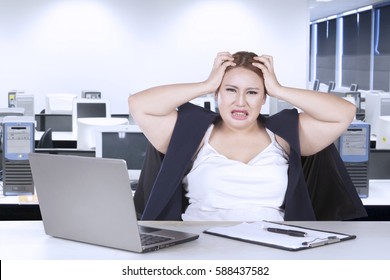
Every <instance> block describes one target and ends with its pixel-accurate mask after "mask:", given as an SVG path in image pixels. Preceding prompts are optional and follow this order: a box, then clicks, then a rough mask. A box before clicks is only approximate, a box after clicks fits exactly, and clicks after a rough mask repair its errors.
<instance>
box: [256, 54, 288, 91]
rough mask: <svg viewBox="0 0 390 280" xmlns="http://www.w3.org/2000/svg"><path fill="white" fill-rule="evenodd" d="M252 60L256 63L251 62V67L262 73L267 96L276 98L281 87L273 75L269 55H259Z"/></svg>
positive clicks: (272, 65)
mask: <svg viewBox="0 0 390 280" xmlns="http://www.w3.org/2000/svg"><path fill="white" fill-rule="evenodd" d="M253 59H254V60H256V61H258V62H253V66H256V67H257V68H259V69H260V70H261V71H262V72H263V76H264V85H265V88H266V91H267V94H268V95H270V96H276V94H277V92H278V89H279V88H280V87H281V85H280V84H279V82H278V79H277V78H276V75H275V71H274V62H273V57H272V56H270V55H261V56H257V57H254V58H253Z"/></svg>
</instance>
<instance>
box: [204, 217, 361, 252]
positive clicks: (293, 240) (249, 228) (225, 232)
mask: <svg viewBox="0 0 390 280" xmlns="http://www.w3.org/2000/svg"><path fill="white" fill-rule="evenodd" d="M268 227H272V228H276V227H277V228H280V229H289V230H300V231H304V232H305V233H307V235H306V236H304V237H297V236H290V235H287V234H278V233H274V232H269V231H267V230H266V229H267V228H268ZM205 233H208V234H213V235H217V236H221V237H227V238H232V239H236V240H240V241H244V242H250V243H255V244H259V245H264V246H269V247H274V248H279V249H284V250H290V251H298V250H302V249H308V248H313V247H317V246H322V245H327V244H332V243H337V242H341V241H345V240H350V239H354V238H356V236H355V235H348V234H343V233H336V232H329V231H321V230H315V229H310V228H305V227H297V226H292V225H288V224H282V223H275V222H266V221H262V222H251V223H249V222H247V223H240V224H238V225H234V226H227V227H214V228H210V229H208V230H206V231H205Z"/></svg>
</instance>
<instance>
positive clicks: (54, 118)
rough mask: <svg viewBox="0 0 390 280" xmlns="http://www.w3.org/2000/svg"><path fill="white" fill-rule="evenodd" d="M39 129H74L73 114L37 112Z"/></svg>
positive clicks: (36, 117)
mask: <svg viewBox="0 0 390 280" xmlns="http://www.w3.org/2000/svg"><path fill="white" fill-rule="evenodd" d="M35 121H36V122H37V127H36V129H37V131H46V130H48V129H49V128H51V129H52V131H69V132H71V131H72V115H65V114H35Z"/></svg>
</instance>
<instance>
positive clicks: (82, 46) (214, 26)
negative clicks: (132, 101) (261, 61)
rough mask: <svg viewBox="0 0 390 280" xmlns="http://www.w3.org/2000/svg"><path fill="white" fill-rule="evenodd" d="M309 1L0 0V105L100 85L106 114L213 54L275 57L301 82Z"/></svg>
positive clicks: (198, 69)
mask: <svg viewBox="0 0 390 280" xmlns="http://www.w3.org/2000/svg"><path fill="white" fill-rule="evenodd" d="M308 28H309V9H308V3H307V0H294V1H291V0H277V1H269V0H167V1H156V0H142V1H139V0H34V1H26V0H0V107H7V95H8V92H9V91H10V90H12V89H17V90H22V91H25V92H27V93H33V94H34V95H35V110H36V112H39V111H40V110H41V109H43V108H44V106H45V95H46V94H48V93H56V92H58V93H63V92H68V93H74V94H77V95H79V96H80V95H81V91H82V90H98V91H101V92H102V95H103V98H107V99H110V100H111V106H112V110H111V111H112V113H127V111H128V110H127V96H128V95H129V94H131V93H134V92H137V91H139V90H142V89H144V88H148V87H151V86H156V85H159V84H165V83H176V82H193V81H201V80H204V79H206V78H207V76H208V74H209V72H210V70H211V66H212V63H213V59H214V57H215V55H216V53H217V52H219V51H225V50H226V51H230V52H235V51H239V50H248V51H254V52H256V53H258V54H264V53H267V54H271V55H273V56H274V63H275V68H276V73H277V75H278V78H279V81H280V82H281V83H282V84H284V85H288V86H293V87H305V86H306V81H307V76H308V75H307V71H308V54H309V47H308V46H309V40H308V38H309V30H308Z"/></svg>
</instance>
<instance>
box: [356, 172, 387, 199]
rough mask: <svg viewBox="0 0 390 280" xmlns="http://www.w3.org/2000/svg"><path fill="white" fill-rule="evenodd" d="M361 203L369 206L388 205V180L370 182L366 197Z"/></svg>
mask: <svg viewBox="0 0 390 280" xmlns="http://www.w3.org/2000/svg"><path fill="white" fill-rule="evenodd" d="M389 172H390V171H389ZM362 202H363V204H364V205H370V206H376V205H390V180H370V182H369V190H368V197H367V198H362Z"/></svg>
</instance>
